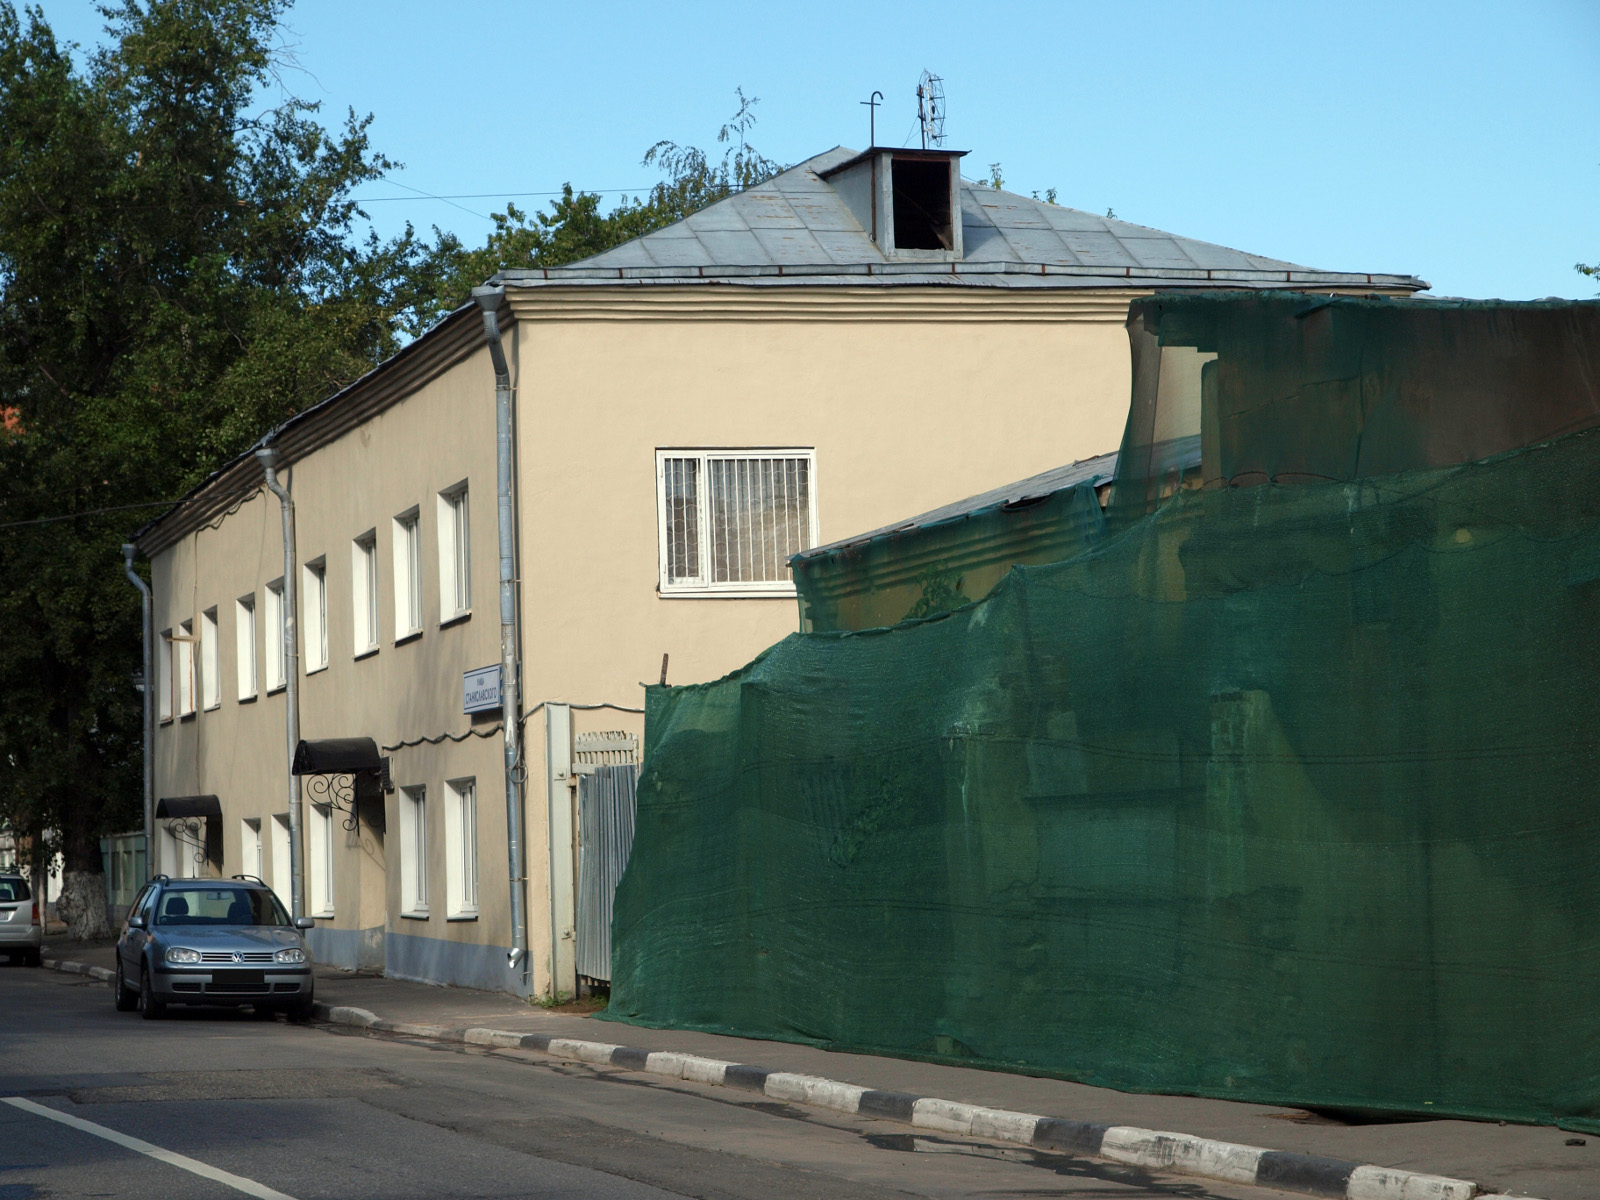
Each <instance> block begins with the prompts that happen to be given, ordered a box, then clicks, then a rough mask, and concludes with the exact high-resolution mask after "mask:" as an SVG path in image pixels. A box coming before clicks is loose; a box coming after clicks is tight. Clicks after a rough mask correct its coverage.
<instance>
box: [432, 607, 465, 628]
mask: <svg viewBox="0 0 1600 1200" xmlns="http://www.w3.org/2000/svg"><path fill="white" fill-rule="evenodd" d="M470 620H472V610H471V609H470V608H469V609H467V611H466V612H458V613H456V615H455V616H453V617H445V618H443V619H442V620H441V621H440V622H439V628H440V629H449V628H450V626H452V625H459V624H461V623H462V622H463V621H470Z"/></svg>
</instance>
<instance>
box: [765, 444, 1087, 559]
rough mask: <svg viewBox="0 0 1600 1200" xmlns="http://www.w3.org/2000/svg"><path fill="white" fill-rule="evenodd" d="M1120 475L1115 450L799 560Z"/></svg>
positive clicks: (806, 554) (817, 548)
mask: <svg viewBox="0 0 1600 1200" xmlns="http://www.w3.org/2000/svg"><path fill="white" fill-rule="evenodd" d="M1116 471H1117V453H1116V451H1115V450H1113V451H1111V452H1110V453H1107V454H1099V455H1096V456H1095V457H1094V458H1085V459H1081V460H1080V461H1078V462H1075V463H1068V464H1067V465H1066V466H1064V467H1052V468H1051V469H1050V470H1048V471H1042V472H1040V473H1039V474H1038V475H1030V476H1029V477H1028V478H1026V479H1019V480H1017V482H1015V483H1008V484H1006V485H1005V486H1004V487H998V488H994V489H993V490H991V491H987V492H980V493H979V494H978V495H976V496H968V497H967V498H966V499H965V500H957V501H956V502H955V503H953V504H946V505H944V506H942V507H940V508H934V509H930V510H928V511H927V512H925V513H918V514H917V515H916V516H914V517H907V518H906V519H905V520H904V521H898V522H896V523H895V524H893V525H885V526H883V527H882V528H880V529H873V530H869V531H868V532H866V533H858V534H856V535H855V536H854V537H847V538H842V539H840V540H839V541H837V542H829V543H828V544H827V545H825V546H814V547H812V548H811V549H810V550H803V551H801V552H800V553H799V554H797V555H795V557H796V558H816V557H819V556H822V555H828V554H832V553H834V552H836V551H839V550H844V549H847V548H849V547H851V546H859V545H862V544H863V543H865V542H871V541H876V540H877V539H878V538H883V537H889V536H891V535H893V534H897V533H905V532H906V531H907V530H909V529H926V528H928V527H929V526H931V525H940V524H943V523H944V522H946V521H953V520H955V519H956V518H958V517H964V516H968V515H970V514H971V513H976V512H982V511H983V510H984V509H987V508H994V507H995V506H996V505H999V504H1016V503H1018V502H1019V501H1022V500H1034V499H1038V498H1040V497H1043V496H1049V495H1053V494H1054V493H1056V492H1061V491H1065V490H1067V489H1068V488H1075V487H1077V486H1078V485H1079V484H1082V483H1087V484H1090V485H1092V486H1094V487H1099V486H1100V485H1101V484H1103V483H1110V482H1111V477H1112V476H1113V475H1115V474H1116Z"/></svg>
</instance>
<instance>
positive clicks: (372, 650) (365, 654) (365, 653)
mask: <svg viewBox="0 0 1600 1200" xmlns="http://www.w3.org/2000/svg"><path fill="white" fill-rule="evenodd" d="M377 652H378V647H376V646H368V647H367V648H366V649H365V650H358V651H357V652H356V656H355V657H354V658H353V659H352V660H351V661H352V662H360V661H361V660H362V659H363V658H371V657H372V656H373V655H374V654H376V653H377Z"/></svg>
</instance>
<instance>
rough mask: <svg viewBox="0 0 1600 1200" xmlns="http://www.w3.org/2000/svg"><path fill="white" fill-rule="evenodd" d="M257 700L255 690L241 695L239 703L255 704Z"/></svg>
mask: <svg viewBox="0 0 1600 1200" xmlns="http://www.w3.org/2000/svg"><path fill="white" fill-rule="evenodd" d="M255 702H256V694H255V693H254V692H251V693H250V694H249V695H248V696H240V697H239V703H240V704H254V703H255Z"/></svg>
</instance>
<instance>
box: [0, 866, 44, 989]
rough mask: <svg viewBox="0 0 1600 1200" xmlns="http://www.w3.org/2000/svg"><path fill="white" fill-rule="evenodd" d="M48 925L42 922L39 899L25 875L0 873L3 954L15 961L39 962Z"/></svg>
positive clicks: (0, 940)
mask: <svg viewBox="0 0 1600 1200" xmlns="http://www.w3.org/2000/svg"><path fill="white" fill-rule="evenodd" d="M43 943H44V926H43V925H41V924H40V922H39V902H38V901H37V900H35V899H34V898H33V890H32V889H31V888H29V887H28V881H27V880H26V879H24V878H23V877H22V876H21V875H0V954H4V955H5V956H6V957H7V958H9V959H10V960H11V961H12V962H16V961H17V959H18V958H20V959H22V961H23V962H24V963H26V964H27V965H28V966H30V967H37V966H38V965H39V947H40V946H41V945H42V944H43Z"/></svg>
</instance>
